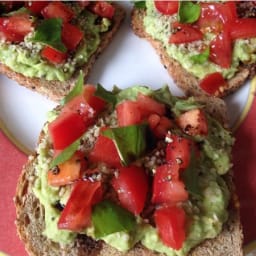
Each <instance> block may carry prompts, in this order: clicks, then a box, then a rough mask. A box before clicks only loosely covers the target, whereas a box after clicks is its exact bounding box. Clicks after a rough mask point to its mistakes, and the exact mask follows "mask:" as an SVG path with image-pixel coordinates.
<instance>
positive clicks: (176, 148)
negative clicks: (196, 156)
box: [166, 134, 192, 170]
mask: <svg viewBox="0 0 256 256" xmlns="http://www.w3.org/2000/svg"><path fill="white" fill-rule="evenodd" d="M168 139H169V140H170V141H171V142H169V143H168V144H167V146H166V161H167V163H174V162H176V163H178V165H179V168H180V169H183V170H184V169H186V168H187V167H188V166H189V163H190V154H191V144H192V141H190V140H189V139H186V138H184V137H181V136H179V135H175V134H171V135H168Z"/></svg>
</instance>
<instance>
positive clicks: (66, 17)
mask: <svg viewBox="0 0 256 256" xmlns="http://www.w3.org/2000/svg"><path fill="white" fill-rule="evenodd" d="M41 14H42V15H43V17H44V18H46V19H49V18H61V19H62V20H63V22H69V21H70V20H72V18H73V17H74V13H73V11H72V10H71V9H70V8H69V7H68V6H67V5H65V4H64V3H62V2H50V3H49V4H48V5H46V6H45V7H44V8H43V9H42V11H41Z"/></svg>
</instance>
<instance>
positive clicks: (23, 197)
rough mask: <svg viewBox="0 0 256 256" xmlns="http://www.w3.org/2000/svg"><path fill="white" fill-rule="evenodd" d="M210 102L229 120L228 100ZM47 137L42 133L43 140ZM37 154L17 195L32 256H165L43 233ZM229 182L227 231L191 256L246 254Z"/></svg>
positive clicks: (21, 179) (24, 238) (19, 221)
mask: <svg viewBox="0 0 256 256" xmlns="http://www.w3.org/2000/svg"><path fill="white" fill-rule="evenodd" d="M198 100H199V101H201V102H205V103H206V110H207V112H209V113H211V114H212V115H214V116H217V117H218V119H219V120H222V121H226V120H227V119H226V117H225V115H226V108H225V103H224V102H223V101H222V100H221V99H218V98H209V97H200V98H198ZM44 137H45V134H44V133H43V132H42V133H41V135H40V138H39V143H40V141H41V140H42V139H43V138H44ZM36 157H37V155H34V156H30V157H29V161H28V162H27V164H26V165H25V166H24V168H23V170H22V173H21V175H20V177H19V180H18V184H17V190H16V196H15V200H14V202H15V206H16V216H17V217H16V226H17V232H18V235H19V237H20V239H21V240H22V241H23V242H24V244H25V247H26V250H27V252H28V253H29V255H31V256H39V255H40V256H44V255H47V256H49V255H50V256H59V255H62V256H64V255H69V256H82V255H83V256H96V255H97V256H106V255H110V256H144V255H145V256H146V255H147V256H164V255H165V254H159V253H156V252H153V251H151V250H149V249H147V248H145V247H144V246H142V245H141V244H137V245H136V246H135V247H134V248H133V249H131V250H130V251H128V252H126V253H122V252H119V251H117V250H116V249H115V248H113V247H111V246H109V245H108V244H106V243H104V242H103V241H94V240H93V239H91V238H89V237H87V236H86V235H79V236H78V238H77V239H76V240H75V242H74V243H73V244H69V245H60V244H58V243H55V242H53V241H51V240H49V239H47V238H46V237H45V236H43V235H42V232H43V230H44V208H43V206H42V205H41V204H40V203H39V200H38V199H37V198H36V197H35V195H34V193H33V190H32V187H33V184H34V181H35V179H36V170H35V168H34V162H35V161H36ZM225 178H226V181H227V184H228V187H229V190H230V191H231V194H232V195H234V196H233V198H232V200H231V202H230V208H229V219H228V221H227V222H226V223H225V224H224V227H223V231H222V232H221V233H220V234H219V235H218V236H217V237H216V238H214V239H208V240H205V241H204V242H202V243H201V244H200V245H198V246H196V247H195V248H194V249H193V250H191V251H190V253H189V254H188V256H224V255H225V256H242V255H243V251H242V241H243V233H242V228H241V224H240V219H239V205H238V200H237V197H236V193H235V190H234V186H233V182H232V173H231V172H229V173H228V174H227V175H226V177H225Z"/></svg>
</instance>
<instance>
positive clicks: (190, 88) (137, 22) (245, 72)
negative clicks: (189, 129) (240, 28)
mask: <svg viewBox="0 0 256 256" xmlns="http://www.w3.org/2000/svg"><path fill="white" fill-rule="evenodd" d="M255 11H256V10H255V6H254V5H253V4H252V3H251V2H250V1H244V2H242V3H240V4H238V13H240V16H242V17H255ZM145 12H146V11H145V9H144V8H134V9H133V11H132V14H131V26H132V29H133V31H134V33H135V34H136V35H137V36H139V37H141V38H144V39H146V40H147V41H148V42H149V43H150V44H151V45H152V46H153V48H154V49H155V50H156V53H157V54H158V55H159V57H160V60H161V62H162V64H163V65H164V67H165V68H166V69H167V71H168V73H169V74H170V76H171V77H172V78H173V80H174V82H175V83H176V84H177V85H178V86H179V87H180V88H181V89H182V90H183V91H184V93H185V94H186V95H205V94H207V93H206V92H205V91H204V90H202V89H201V88H200V87H199V79H198V78H197V77H196V76H194V75H193V74H192V73H190V72H188V71H187V70H186V69H185V68H183V67H182V65H181V64H180V63H179V62H178V61H177V60H175V59H173V58H171V57H170V56H169V55H168V54H167V52H166V50H165V48H164V46H163V44H162V43H161V42H160V41H158V40H156V39H153V38H152V37H151V36H150V35H149V34H148V33H147V32H146V31H145V28H144V25H143V18H144V16H145ZM255 74H256V63H253V64H248V65H245V64H241V65H240V67H239V69H238V71H237V72H236V74H235V76H233V77H232V78H231V79H229V80H228V81H227V82H228V85H227V86H225V87H222V88H220V90H218V91H217V92H216V93H215V95H214V96H217V97H225V96H227V95H228V94H230V93H232V92H234V91H236V90H237V89H238V88H240V87H241V86H242V85H243V84H244V83H245V82H246V81H247V80H248V79H250V78H252V77H254V75H255Z"/></svg>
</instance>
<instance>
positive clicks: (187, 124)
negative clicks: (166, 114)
mask: <svg viewBox="0 0 256 256" xmlns="http://www.w3.org/2000/svg"><path fill="white" fill-rule="evenodd" d="M176 122H177V124H178V126H179V127H180V128H181V129H182V130H183V132H185V133H187V134H189V135H192V136H195V135H207V134H208V122H207V118H206V116H205V113H204V111H203V110H202V109H199V108H197V109H191V110H189V111H187V112H185V113H183V114H181V115H180V116H179V117H178V118H177V120H176Z"/></svg>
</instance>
